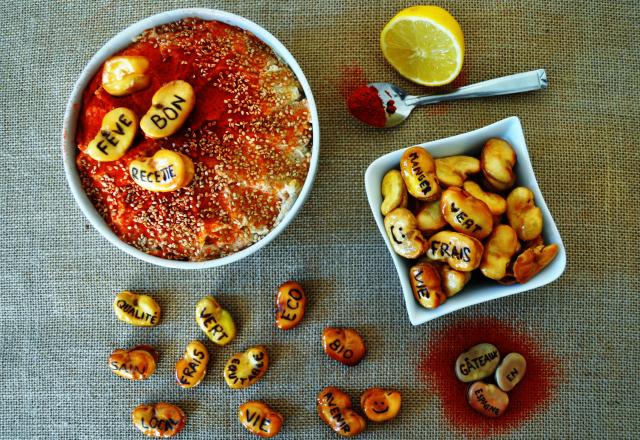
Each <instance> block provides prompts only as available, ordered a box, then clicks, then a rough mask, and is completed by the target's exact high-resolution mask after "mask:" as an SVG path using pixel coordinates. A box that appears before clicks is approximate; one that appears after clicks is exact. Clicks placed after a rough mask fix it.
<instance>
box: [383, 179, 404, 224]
mask: <svg viewBox="0 0 640 440" xmlns="http://www.w3.org/2000/svg"><path fill="white" fill-rule="evenodd" d="M380 190H381V192H382V197H384V200H383V201H382V205H381V206H380V211H381V212H382V215H387V214H389V212H391V211H393V210H394V209H396V208H406V207H407V203H408V202H409V196H408V194H407V187H406V186H404V180H403V179H402V174H400V171H398V170H391V171H389V172H388V173H387V174H385V175H384V178H383V179H382V185H381V188H380Z"/></svg>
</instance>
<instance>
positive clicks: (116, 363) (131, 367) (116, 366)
mask: <svg viewBox="0 0 640 440" xmlns="http://www.w3.org/2000/svg"><path fill="white" fill-rule="evenodd" d="M157 362H158V352H157V351H156V350H155V349H154V348H153V347H151V346H150V345H138V346H135V347H133V348H131V349H129V350H121V349H118V350H114V352H113V353H111V356H109V361H108V363H109V368H110V369H111V371H113V373H114V374H115V375H117V376H120V377H124V378H125V379H129V380H145V379H148V378H149V377H150V376H151V375H152V374H153V373H155V371H156V364H157Z"/></svg>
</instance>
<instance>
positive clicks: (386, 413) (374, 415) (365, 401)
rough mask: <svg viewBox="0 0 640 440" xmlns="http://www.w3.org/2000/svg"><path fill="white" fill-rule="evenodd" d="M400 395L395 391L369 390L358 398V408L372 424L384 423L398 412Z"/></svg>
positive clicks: (400, 401) (400, 400) (400, 402)
mask: <svg viewBox="0 0 640 440" xmlns="http://www.w3.org/2000/svg"><path fill="white" fill-rule="evenodd" d="M401 405H402V394H400V391H396V390H385V389H382V388H369V389H368V390H366V391H365V392H364V393H362V396H360V407H361V408H362V410H363V411H364V414H365V415H366V416H367V418H368V419H369V420H371V421H374V422H386V421H387V420H391V419H393V418H394V417H395V416H397V415H398V413H399V412H400V406H401Z"/></svg>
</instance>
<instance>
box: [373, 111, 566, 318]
mask: <svg viewBox="0 0 640 440" xmlns="http://www.w3.org/2000/svg"><path fill="white" fill-rule="evenodd" d="M493 129H502V130H503V131H505V132H506V131H508V130H510V129H514V130H515V131H516V132H517V134H518V135H519V136H520V137H521V140H522V145H521V147H520V146H518V145H514V149H516V153H517V154H518V163H519V164H521V165H523V166H525V167H527V169H529V170H530V173H531V174H530V177H531V185H530V186H529V188H530V189H531V191H533V193H534V196H535V200H536V205H537V206H538V207H539V208H540V209H541V210H542V213H543V217H544V218H545V222H546V224H545V229H544V230H543V234H547V235H552V236H553V240H554V241H553V242H554V243H556V244H557V245H558V248H559V249H558V255H556V258H555V259H554V261H552V262H551V264H549V266H547V267H545V268H544V269H543V271H542V272H540V273H539V274H538V276H536V277H534V278H532V279H531V280H529V281H528V282H527V283H525V284H514V285H511V286H502V285H496V286H492V288H494V289H496V290H495V292H497V293H493V294H491V295H489V297H487V294H485V295H483V296H482V297H480V298H478V297H477V296H476V297H471V296H468V297H457V296H456V297H455V298H465V299H464V300H462V301H460V300H458V301H457V302H456V304H455V306H452V308H451V310H445V309H441V308H440V307H438V308H435V309H425V308H423V307H421V306H419V305H418V304H417V302H416V301H415V299H414V298H413V293H412V291H411V287H410V285H409V277H408V275H407V274H406V273H405V272H404V271H405V268H404V264H405V263H403V262H404V261H405V259H403V258H402V257H400V256H399V255H397V254H396V253H395V252H394V251H393V248H392V247H391V244H390V242H389V239H388V237H387V235H386V232H385V230H384V225H383V223H382V214H381V213H380V209H379V208H380V207H379V204H377V203H375V201H374V195H375V194H376V193H379V191H380V183H381V182H375V183H374V182H373V181H374V180H375V177H374V176H373V175H374V174H376V173H377V172H378V170H379V169H380V168H381V167H384V168H387V170H388V169H391V168H388V167H387V166H386V164H387V162H389V161H391V160H393V161H396V159H395V157H396V156H397V163H399V162H400V156H401V155H402V152H404V150H406V148H401V149H398V150H395V151H391V152H389V153H386V154H384V155H382V156H380V157H378V158H377V159H375V160H374V161H373V162H372V163H371V164H370V165H369V167H368V168H367V170H366V172H365V179H364V180H365V190H366V195H367V201H368V202H369V206H370V208H371V211H372V214H373V217H374V220H375V222H376V224H377V226H378V229H379V231H380V234H381V235H382V239H383V241H384V242H385V245H386V247H387V249H388V251H389V253H390V256H391V259H392V261H393V265H394V267H395V269H396V272H397V273H398V280H399V282H400V286H401V290H402V294H403V297H404V302H405V308H406V310H407V314H408V315H409V321H410V322H411V324H413V325H414V326H417V325H420V324H424V323H426V322H429V321H431V320H433V319H437V318H439V317H442V316H445V315H448V314H450V313H454V312H456V311H458V310H460V309H464V308H467V307H470V306H474V305H478V304H482V303H485V302H489V301H492V300H494V299H499V298H504V297H506V296H511V295H515V294H518V293H524V292H527V291H530V290H533V289H536V288H538V287H541V286H544V285H546V284H550V283H552V282H553V281H555V280H556V279H558V278H559V277H560V276H561V275H562V274H563V273H564V270H565V268H566V261H567V257H566V249H565V246H564V243H563V241H562V237H561V236H560V232H559V231H558V228H557V225H556V223H555V219H554V218H553V216H552V215H551V212H550V211H549V208H548V206H547V203H546V201H545V199H544V197H543V196H542V192H541V191H540V187H539V185H538V181H537V179H536V174H535V170H534V169H533V165H532V164H531V159H530V157H529V150H528V147H527V145H526V139H525V138H524V131H523V129H522V124H521V122H520V119H519V118H518V117H517V116H511V117H508V118H505V119H501V120H499V121H497V122H494V123H492V124H488V125H485V126H483V127H480V128H477V129H475V130H470V131H467V132H463V133H459V134H456V135H453V136H449V137H444V138H438V139H435V140H432V141H428V142H423V143H415V144H412V145H419V146H422V147H424V148H425V149H427V150H428V151H430V152H432V149H433V148H435V149H440V148H444V147H442V146H439V144H440V145H441V144H447V143H450V144H465V139H466V138H468V137H471V136H474V135H476V134H479V133H482V132H486V131H491V130H493ZM466 143H468V141H466ZM465 146H466V145H465ZM470 148H473V147H470ZM467 149H469V147H468V148H467ZM520 149H522V155H521V152H520V151H518V150H520ZM453 154H465V153H464V152H462V153H453ZM434 156H435V157H441V155H440V154H434ZM396 168H397V167H396ZM378 197H379V196H378ZM548 220H550V221H548ZM406 261H409V260H406ZM543 274H545V275H546V276H544V277H541V276H540V275H543ZM480 287H482V286H480ZM461 293H462V294H464V293H465V292H464V291H463V292H461ZM466 293H473V292H466ZM445 304H446V303H445Z"/></svg>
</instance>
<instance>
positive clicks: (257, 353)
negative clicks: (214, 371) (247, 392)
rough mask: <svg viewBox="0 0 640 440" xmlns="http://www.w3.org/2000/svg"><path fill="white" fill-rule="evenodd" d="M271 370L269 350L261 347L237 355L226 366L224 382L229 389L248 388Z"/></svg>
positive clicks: (251, 348)
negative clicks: (268, 369)
mask: <svg viewBox="0 0 640 440" xmlns="http://www.w3.org/2000/svg"><path fill="white" fill-rule="evenodd" d="M267 368H269V355H268V354H267V349H266V348H265V347H263V346H261V345H257V346H255V347H250V348H248V349H247V350H246V351H244V352H243V353H236V354H234V355H233V356H231V358H229V360H228V361H227V363H226V365H225V366H224V380H225V382H227V385H229V388H233V389H238V388H246V387H248V386H251V385H253V384H254V383H256V382H257V381H258V380H260V378H261V377H262V376H264V373H266V372H267Z"/></svg>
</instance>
